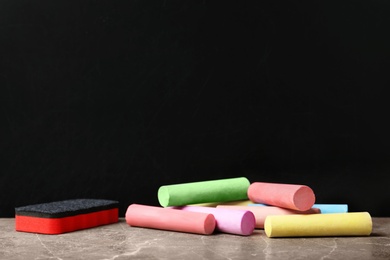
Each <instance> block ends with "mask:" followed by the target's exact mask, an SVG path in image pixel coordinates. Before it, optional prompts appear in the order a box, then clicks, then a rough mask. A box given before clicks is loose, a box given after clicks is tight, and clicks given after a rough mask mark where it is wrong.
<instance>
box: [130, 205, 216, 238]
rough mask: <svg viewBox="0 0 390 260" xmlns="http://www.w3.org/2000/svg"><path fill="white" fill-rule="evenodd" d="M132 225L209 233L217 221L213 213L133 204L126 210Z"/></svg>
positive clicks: (212, 230)
mask: <svg viewBox="0 0 390 260" xmlns="http://www.w3.org/2000/svg"><path fill="white" fill-rule="evenodd" d="M126 222H127V224H129V225H130V226H135V227H145V228H154V229H161V230H170V231H179V232H187V233H197V234H205V235H209V234H211V233H213V232H214V229H215V226H216V222H215V218H214V216H213V215H212V214H208V213H201V212H190V211H182V210H178V209H170V208H160V207H154V206H146V205H139V204H132V205H130V206H129V207H128V208H127V211H126Z"/></svg>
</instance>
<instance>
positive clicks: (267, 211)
mask: <svg viewBox="0 0 390 260" xmlns="http://www.w3.org/2000/svg"><path fill="white" fill-rule="evenodd" d="M218 208H225V209H235V210H249V211H252V213H253V214H254V215H255V219H256V228H264V221H265V219H266V217H267V216H272V215H292V214H318V213H320V212H321V211H320V210H319V209H316V208H310V209H308V210H305V211H300V210H292V209H286V208H280V207H274V206H264V207H252V206H231V205H219V206H217V209H218Z"/></svg>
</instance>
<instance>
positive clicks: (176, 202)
mask: <svg viewBox="0 0 390 260" xmlns="http://www.w3.org/2000/svg"><path fill="white" fill-rule="evenodd" d="M249 185H250V182H249V180H248V179H247V178H245V177H239V178H231V179H222V180H211V181H200V182H190V183H183V184H173V185H164V186H161V187H160V188H159V189H158V195H157V196H158V201H159V202H160V205H161V206H163V207H168V206H183V205H189V204H197V203H209V202H225V201H235V200H245V199H248V195H247V191H248V188H249Z"/></svg>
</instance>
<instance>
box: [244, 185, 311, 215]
mask: <svg viewBox="0 0 390 260" xmlns="http://www.w3.org/2000/svg"><path fill="white" fill-rule="evenodd" d="M248 197H249V199H250V200H251V201H253V202H254V203H263V204H267V205H272V206H278V207H282V208H287V209H295V210H301V211H305V210H309V209H310V208H311V207H312V206H313V204H314V202H315V195H314V192H313V190H312V189H311V188H310V187H308V186H306V185H297V184H282V183H267V182H254V183H252V184H251V185H249V188H248Z"/></svg>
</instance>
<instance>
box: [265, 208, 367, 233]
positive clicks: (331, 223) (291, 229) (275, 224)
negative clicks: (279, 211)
mask: <svg viewBox="0 0 390 260" xmlns="http://www.w3.org/2000/svg"><path fill="white" fill-rule="evenodd" d="M264 231H265V234H266V235H267V236H268V237H313V236H369V235H370V234H371V232H372V220H371V216H370V214H369V213H368V212H349V213H329V214H310V215H279V216H276V215H275V216H268V217H267V218H266V219H265V222H264Z"/></svg>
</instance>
